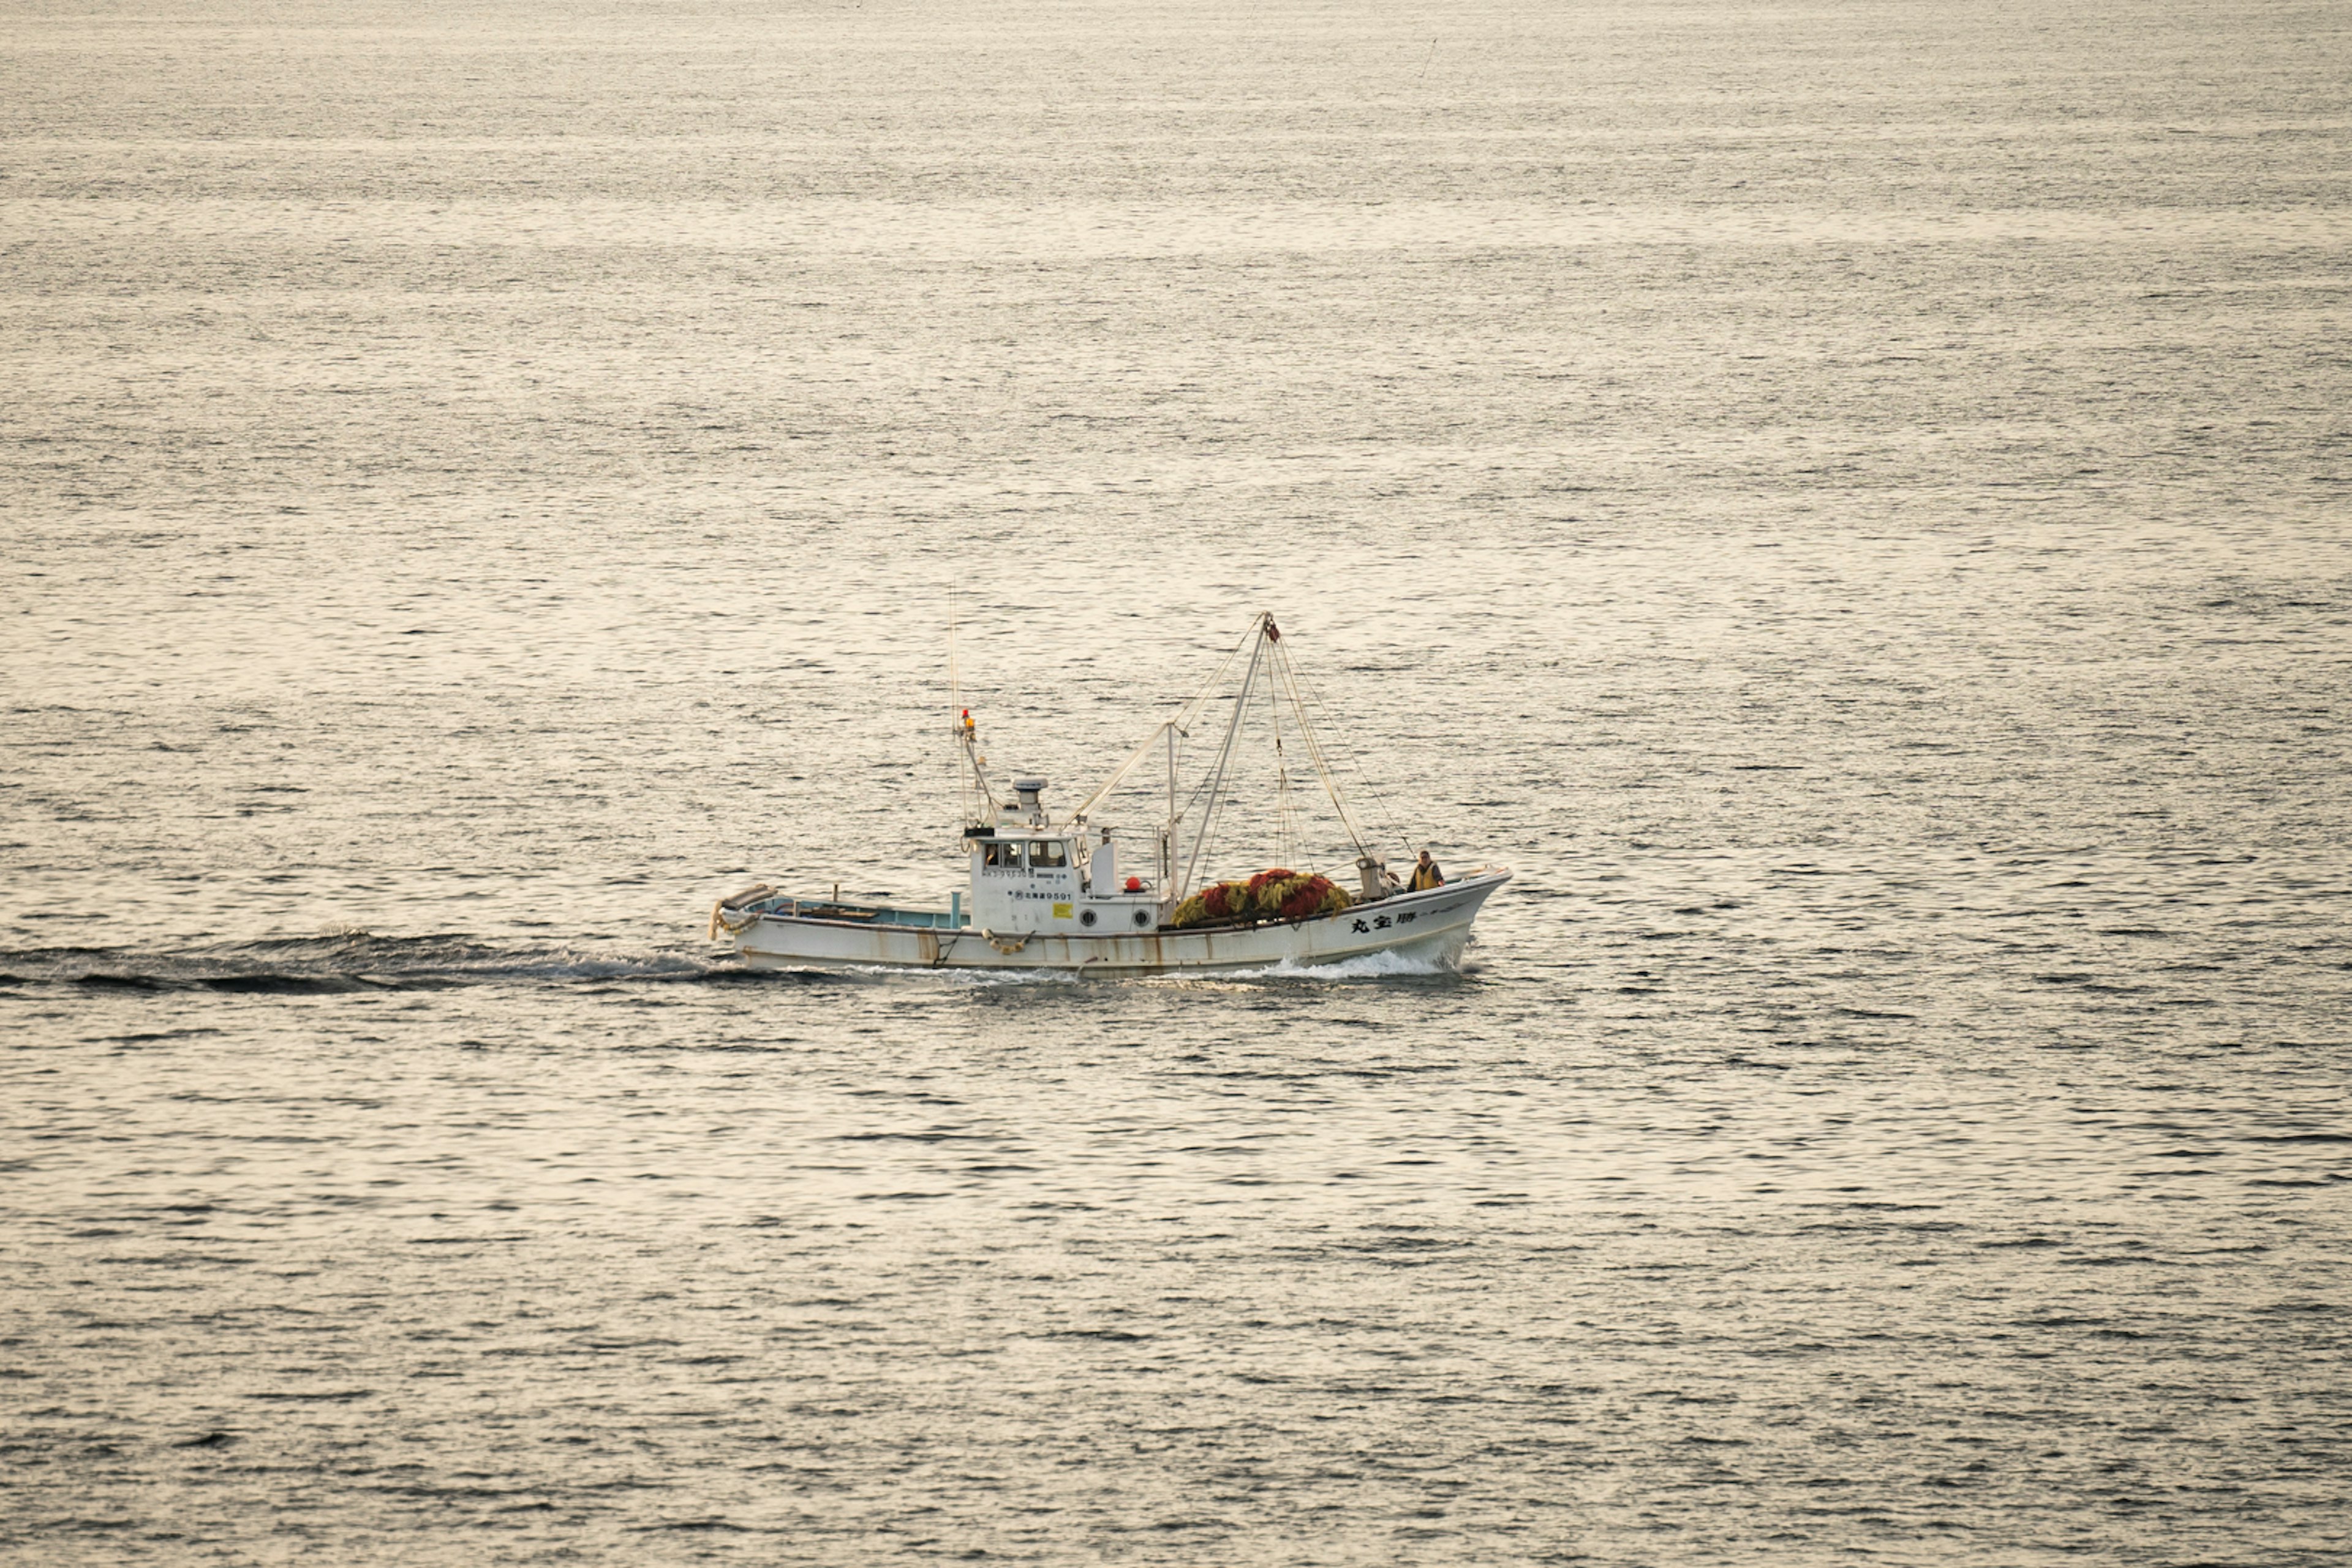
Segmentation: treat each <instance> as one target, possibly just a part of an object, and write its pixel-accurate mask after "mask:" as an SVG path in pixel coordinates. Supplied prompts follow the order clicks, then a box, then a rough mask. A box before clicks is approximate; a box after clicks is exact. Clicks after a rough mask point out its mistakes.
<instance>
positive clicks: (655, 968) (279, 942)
mask: <svg viewBox="0 0 2352 1568" xmlns="http://www.w3.org/2000/svg"><path fill="white" fill-rule="evenodd" d="M818 978H821V977H820V976H814V975H795V974H761V973H753V972H751V971H750V970H747V969H745V968H743V967H742V966H741V965H740V964H738V963H733V962H731V961H722V960H718V959H714V958H709V957H705V956H703V955H702V954H700V953H698V952H687V951H669V952H663V951H658V950H646V949H636V950H631V949H628V948H625V947H610V948H606V947H591V946H582V945H578V944H570V943H566V944H560V945H546V946H541V945H535V944H530V943H520V942H492V941H483V940H480V939H477V938H473V937H467V936H461V935H455V934H450V933H446V932H445V933H439V934H436V935H430V936H398V937H394V936H377V935H375V934H373V933H372V932H369V931H340V932H334V933H331V934H328V935H323V936H315V937H288V938H278V939H272V940H268V941H262V942H217V943H204V944H198V945H194V946H191V947H188V948H184V949H181V950H179V951H158V950H156V949H153V948H136V949H133V948H104V947H55V948H32V949H25V950H19V951H15V952H0V988H10V989H22V988H26V987H32V986H41V987H62V988H70V989H76V990H79V991H82V992H85V993H103V992H107V991H125V992H128V991H159V992H160V991H215V992H227V993H239V992H243V993H252V994H281V995H303V994H335V993H359V992H369V991H403V990H439V989H445V988H447V987H452V986H460V985H499V984H582V983H593V984H611V983H638V984H679V983H685V984H740V983H750V984H772V983H775V982H779V981H781V982H782V983H784V984H793V983H794V982H801V983H805V982H807V981H810V980H814V979H818Z"/></svg>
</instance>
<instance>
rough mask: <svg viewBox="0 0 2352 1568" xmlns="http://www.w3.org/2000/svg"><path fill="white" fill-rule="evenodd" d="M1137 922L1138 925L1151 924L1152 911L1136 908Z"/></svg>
mask: <svg viewBox="0 0 2352 1568" xmlns="http://www.w3.org/2000/svg"><path fill="white" fill-rule="evenodd" d="M1135 923H1136V925H1137V926H1138V927H1142V926H1148V925H1150V923H1151V911H1150V910H1136V911H1135Z"/></svg>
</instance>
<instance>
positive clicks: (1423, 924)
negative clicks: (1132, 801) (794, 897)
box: [734, 870, 1511, 975]
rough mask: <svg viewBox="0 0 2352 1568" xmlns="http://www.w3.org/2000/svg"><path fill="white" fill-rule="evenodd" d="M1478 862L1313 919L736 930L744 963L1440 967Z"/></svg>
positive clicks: (1461, 941)
mask: <svg viewBox="0 0 2352 1568" xmlns="http://www.w3.org/2000/svg"><path fill="white" fill-rule="evenodd" d="M1510 875H1511V874H1510V873H1509V872H1508V871H1505V870H1490V871H1478V872H1475V873H1473V874H1471V875H1469V876H1466V877H1464V878H1462V879H1460V880H1458V881H1454V882H1448V883H1447V884H1446V885H1445V886H1444V887H1442V888H1433V889H1430V890H1429V891H1427V892H1423V893H1399V894H1396V895H1394V896H1392V897H1391V898H1386V899H1382V900H1379V901H1378V902H1376V903H1370V904H1360V905H1357V906H1356V907H1354V908H1351V909H1348V910H1341V911H1340V912H1339V913H1338V914H1335V915H1322V916H1318V917H1317V918H1315V919H1312V920H1304V921H1269V922H1266V923H1263V924H1258V925H1247V926H1219V927H1213V928H1209V929H1201V928H1191V929H1186V930H1181V931H1177V930H1153V931H1138V932H1135V933H1132V934H1127V935H1104V936H1096V935H1092V934H1086V935H1076V934H1071V935H1065V934H1062V933H1059V932H1053V931H1034V932H1012V933H1008V932H1001V931H1000V932H991V931H983V930H982V929H981V928H980V927H978V926H972V925H965V926H961V927H949V926H946V925H937V926H920V925H894V924H885V923H875V922H871V921H856V920H842V919H826V918H824V917H823V916H821V915H800V914H789V913H768V914H762V915H761V916H760V917H759V918H758V919H756V920H754V921H751V922H750V923H749V924H748V925H745V926H744V927H743V928H742V929H741V930H740V931H736V932H735V933H734V935H735V942H736V952H737V953H738V954H739V955H740V957H741V958H742V960H743V962H744V963H747V964H750V965H751V967H752V968H754V969H866V968H896V969H994V970H1048V971H1051V970H1059V971H1063V972H1066V973H1069V972H1075V973H1080V974H1124V975H1135V974H1165V973H1181V972H1185V971H1196V970H1198V971H1205V970H1220V969H1226V970H1230V969H1265V968H1270V967H1272V966H1274V965H1276V964H1281V963H1290V964H1300V965H1305V964H1329V963H1346V962H1347V961H1349V959H1355V958H1364V957H1369V956H1370V955H1371V954H1374V953H1394V954H1396V955H1397V956H1399V957H1401V958H1403V959H1405V960H1407V961H1409V962H1419V963H1434V964H1443V965H1451V964H1453V963H1456V962H1457V961H1459V960H1460V958H1461V956H1462V950H1463V948H1464V946H1465V945H1466V944H1467V943H1468V942H1469V940H1470V922H1471V921H1473V920H1475V919H1476V918H1477V914H1478V909H1479V906H1480V905H1482V904H1484V903H1485V902H1486V898H1487V896H1488V895H1489V894H1491V893H1493V892H1494V890H1495V889H1497V888H1499V887H1501V886H1502V885H1503V884H1504V883H1505V882H1507V881H1508V880H1509V879H1510Z"/></svg>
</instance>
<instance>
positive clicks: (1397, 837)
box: [1292, 667, 1408, 854]
mask: <svg viewBox="0 0 2352 1568" xmlns="http://www.w3.org/2000/svg"><path fill="white" fill-rule="evenodd" d="M1292 673H1293V675H1294V676H1296V678H1297V682H1298V685H1299V688H1300V689H1302V690H1304V691H1305V693H1306V697H1307V702H1309V703H1311V704H1312V705H1313V706H1314V707H1315V709H1316V710H1318V711H1320V712H1326V713H1328V711H1329V704H1328V703H1327V702H1325V701H1324V700H1323V694H1322V692H1321V691H1319V690H1318V689H1316V686H1315V683H1314V682H1313V681H1312V680H1310V679H1307V677H1306V676H1304V675H1299V674H1297V669H1296V668H1295V667H1294V668H1293V671H1292ZM1349 760H1350V761H1351V762H1353V763H1354V767H1355V771H1356V782H1357V783H1358V784H1361V785H1362V786H1363V789H1364V793H1365V794H1366V795H1370V796H1371V797H1372V804H1373V805H1374V806H1375V808H1377V810H1378V812H1379V814H1380V824H1379V826H1381V827H1382V828H1383V829H1384V830H1385V831H1386V832H1387V834H1388V836H1389V837H1391V839H1393V840H1394V841H1395V842H1396V843H1397V844H1399V845H1401V846H1403V845H1407V843H1408V841H1407V839H1406V837H1405V835H1404V828H1403V825H1402V820H1401V819H1400V818H1399V817H1398V816H1397V815H1396V811H1395V808H1394V807H1393V806H1391V805H1389V801H1388V797H1387V796H1386V795H1382V794H1381V792H1380V789H1379V787H1378V786H1377V785H1375V784H1373V783H1372V781H1371V775H1370V773H1366V772H1365V771H1364V766H1363V764H1362V763H1360V762H1354V759H1352V758H1351V759H1349ZM1358 853H1359V854H1361V853H1364V850H1363V849H1362V847H1361V846H1359V847H1358Z"/></svg>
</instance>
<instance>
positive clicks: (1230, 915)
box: [1168, 868, 1352, 930]
mask: <svg viewBox="0 0 2352 1568" xmlns="http://www.w3.org/2000/svg"><path fill="white" fill-rule="evenodd" d="M1351 901H1352V900H1349V897H1348V895H1347V893H1346V892H1345V890H1343V889H1340V888H1339V887H1338V886H1337V885H1336V884H1334V883H1333V882H1332V880H1331V879H1330V878H1328V877H1321V876H1317V875H1316V874H1314V873H1313V872H1298V871H1291V870H1286V869H1282V868H1276V869H1273V870H1266V871H1260V872H1259V873H1258V874H1257V875H1256V876H1255V877H1252V878H1251V879H1249V880H1248V881H1246V882H1219V883H1216V884H1215V885H1214V886H1213V887H1207V888H1203V889H1201V890H1200V891H1199V892H1197V893H1195V894H1193V895H1192V897H1191V898H1189V899H1187V900H1184V901H1183V902H1182V903H1181V904H1178V905H1177V906H1176V913H1175V916H1174V918H1172V919H1171V920H1170V921H1169V922H1168V923H1169V925H1170V926H1171V928H1175V929H1180V930H1181V928H1183V927H1185V926H1205V925H1228V924H1234V923H1236V922H1238V921H1304V920H1312V919H1314V918H1315V917H1316V916H1318V915H1335V914H1338V913H1339V911H1340V910H1344V909H1346V908H1347V907H1348V906H1349V903H1350V902H1351Z"/></svg>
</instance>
